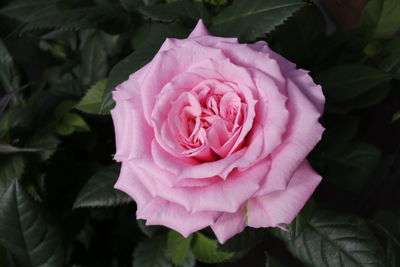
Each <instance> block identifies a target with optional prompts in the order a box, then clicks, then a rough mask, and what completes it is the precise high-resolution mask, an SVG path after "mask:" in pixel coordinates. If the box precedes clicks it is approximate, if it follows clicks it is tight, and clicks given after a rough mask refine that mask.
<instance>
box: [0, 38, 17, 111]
mask: <svg viewBox="0 0 400 267" xmlns="http://www.w3.org/2000/svg"><path fill="white" fill-rule="evenodd" d="M0 85H2V86H3V88H4V89H5V90H6V92H8V93H11V94H12V98H13V101H14V103H16V104H17V103H20V101H21V99H20V98H19V96H18V95H17V92H18V90H19V89H20V77H19V74H18V71H17V68H16V66H15V64H14V61H13V59H12V57H11V55H10V53H9V52H8V50H7V47H6V46H5V45H4V43H3V42H2V41H1V40H0Z"/></svg>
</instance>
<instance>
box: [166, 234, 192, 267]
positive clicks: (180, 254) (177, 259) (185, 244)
mask: <svg viewBox="0 0 400 267" xmlns="http://www.w3.org/2000/svg"><path fill="white" fill-rule="evenodd" d="M192 237H193V236H191V235H190V236H188V237H187V238H185V237H183V236H182V235H181V234H179V233H177V232H175V231H173V230H170V231H169V232H168V242H167V244H168V246H167V247H168V253H169V255H170V257H171V260H172V263H173V264H175V265H177V266H182V265H183V264H184V263H185V260H186V259H187V258H188V257H190V255H189V254H190V253H191V252H190V244H191V242H192Z"/></svg>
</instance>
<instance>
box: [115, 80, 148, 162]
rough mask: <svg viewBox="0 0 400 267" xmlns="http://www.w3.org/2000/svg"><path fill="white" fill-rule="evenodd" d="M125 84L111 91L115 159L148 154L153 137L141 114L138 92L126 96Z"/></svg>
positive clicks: (126, 158) (120, 159) (127, 158)
mask: <svg viewBox="0 0 400 267" xmlns="http://www.w3.org/2000/svg"><path fill="white" fill-rule="evenodd" d="M125 88H126V84H125V83H124V84H123V86H120V87H118V90H117V91H114V92H113V98H114V100H115V103H116V105H115V107H114V108H113V109H112V110H111V116H112V118H113V123H114V131H115V142H116V153H115V156H114V159H115V160H116V161H123V160H130V159H133V158H138V157H143V156H144V155H147V156H150V147H151V141H152V140H153V138H154V132H153V129H151V127H150V126H149V125H148V124H147V122H146V121H145V118H144V116H143V109H142V105H141V103H140V98H139V97H138V95H137V94H138V92H137V91H136V92H134V93H135V94H136V96H135V95H133V91H132V94H131V95H130V96H129V97H127V94H126V92H127V90H124V89H125ZM138 129H140V131H138Z"/></svg>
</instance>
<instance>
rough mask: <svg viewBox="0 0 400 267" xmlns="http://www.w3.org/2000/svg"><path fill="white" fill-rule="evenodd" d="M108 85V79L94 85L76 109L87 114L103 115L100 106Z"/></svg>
mask: <svg viewBox="0 0 400 267" xmlns="http://www.w3.org/2000/svg"><path fill="white" fill-rule="evenodd" d="M106 84H107V79H103V80H100V81H98V82H97V83H95V84H94V85H92V86H91V87H90V88H89V90H88V91H87V92H86V94H85V96H84V97H83V98H82V99H81V101H79V103H78V104H77V105H76V106H75V108H77V109H79V110H80V111H82V112H86V113H91V114H101V113H100V106H101V100H102V96H103V94H104V90H105V88H106Z"/></svg>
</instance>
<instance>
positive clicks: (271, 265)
mask: <svg viewBox="0 0 400 267" xmlns="http://www.w3.org/2000/svg"><path fill="white" fill-rule="evenodd" d="M265 258H266V261H265V267H289V266H288V265H286V264H283V263H282V262H280V261H278V260H277V259H275V258H274V257H272V256H271V255H269V254H267V253H266V255H265Z"/></svg>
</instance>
